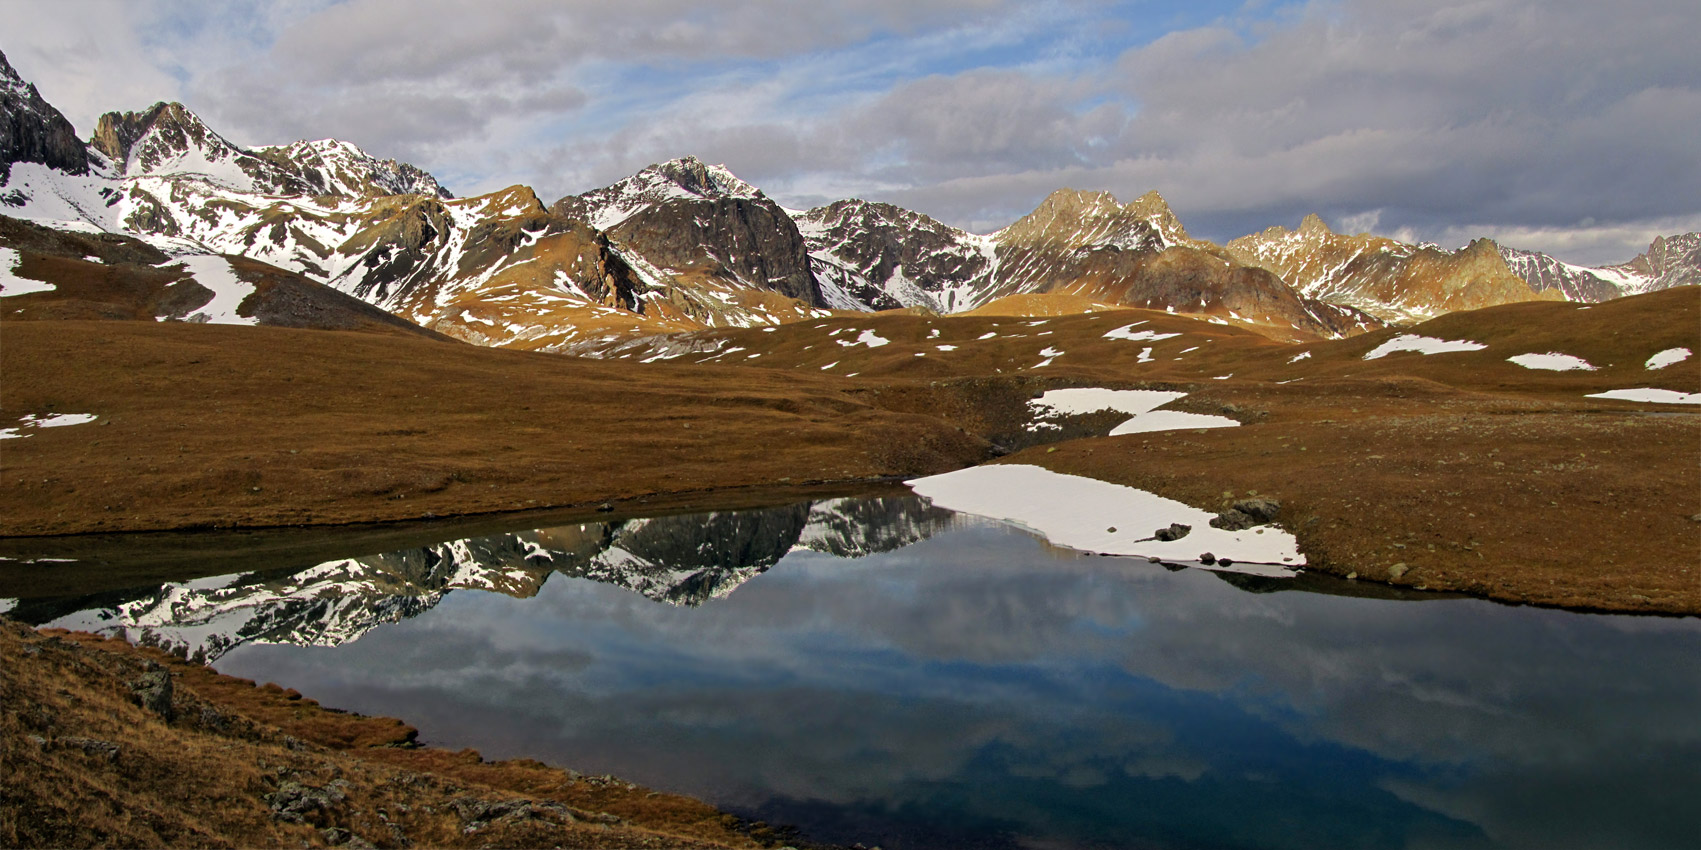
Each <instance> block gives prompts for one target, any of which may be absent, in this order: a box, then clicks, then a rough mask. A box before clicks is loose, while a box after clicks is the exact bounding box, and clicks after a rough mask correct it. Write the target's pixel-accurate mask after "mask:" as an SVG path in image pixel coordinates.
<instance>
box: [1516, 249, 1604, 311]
mask: <svg viewBox="0 0 1701 850" xmlns="http://www.w3.org/2000/svg"><path fill="white" fill-rule="evenodd" d="M1500 257H1501V259H1503V260H1505V261H1506V267H1507V268H1509V269H1511V270H1512V273H1513V274H1515V275H1517V276H1519V277H1521V278H1523V279H1524V282H1525V283H1528V284H1529V285H1530V288H1531V289H1534V290H1536V291H1537V292H1543V291H1547V290H1557V291H1559V292H1562V293H1564V294H1565V297H1566V298H1568V299H1570V300H1572V301H1583V302H1586V303H1590V304H1593V303H1596V302H1600V301H1606V300H1608V299H1612V298H1617V297H1618V296H1619V295H1620V294H1622V293H1620V292H1619V289H1618V286H1617V285H1615V284H1613V283H1612V282H1611V281H1608V280H1607V279H1605V278H1604V277H1602V276H1600V275H1599V274H1596V273H1595V272H1594V270H1592V269H1582V268H1578V267H1576V266H1570V265H1566V264H1565V263H1562V262H1560V261H1558V260H1556V259H1554V258H1552V257H1550V256H1548V255H1546V254H1542V253H1539V252H1536V251H1521V250H1519V249H1517V248H1507V247H1504V246H1502V247H1501V249H1500Z"/></svg>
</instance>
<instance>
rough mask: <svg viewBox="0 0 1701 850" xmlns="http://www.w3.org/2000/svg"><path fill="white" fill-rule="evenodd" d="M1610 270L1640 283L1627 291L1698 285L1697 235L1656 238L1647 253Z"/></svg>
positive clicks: (1700, 244)
mask: <svg viewBox="0 0 1701 850" xmlns="http://www.w3.org/2000/svg"><path fill="white" fill-rule="evenodd" d="M1610 270H1611V271H1618V272H1621V273H1624V274H1627V275H1633V276H1635V277H1638V278H1640V279H1641V280H1642V281H1643V282H1641V283H1639V284H1638V285H1634V286H1630V287H1626V289H1627V290H1628V291H1629V292H1653V291H1654V290H1657V289H1670V288H1672V287H1674V286H1697V285H1701V233H1685V234H1683V235H1681V236H1656V237H1654V242H1653V244H1651V245H1649V246H1648V250H1647V251H1645V252H1643V253H1642V254H1639V255H1638V256H1637V257H1636V259H1634V260H1631V261H1630V262H1628V263H1624V264H1622V265H1617V266H1612V267H1610ZM1627 294H1628V292H1627Z"/></svg>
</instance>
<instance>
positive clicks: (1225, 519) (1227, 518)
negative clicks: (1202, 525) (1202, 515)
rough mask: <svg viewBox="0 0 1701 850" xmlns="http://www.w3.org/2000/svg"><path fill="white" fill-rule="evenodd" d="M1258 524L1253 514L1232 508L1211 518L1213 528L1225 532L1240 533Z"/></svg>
mask: <svg viewBox="0 0 1701 850" xmlns="http://www.w3.org/2000/svg"><path fill="white" fill-rule="evenodd" d="M1257 524H1258V520H1257V519H1255V518H1253V516H1252V515H1251V514H1248V513H1244V512H1242V511H1238V510H1235V509H1233V508H1230V509H1229V510H1226V511H1223V512H1222V513H1220V514H1217V515H1216V516H1214V517H1212V518H1211V527H1212V528H1220V529H1222V530H1224V531H1240V530H1242V529H1246V528H1251V527H1252V526H1255V525H1257Z"/></svg>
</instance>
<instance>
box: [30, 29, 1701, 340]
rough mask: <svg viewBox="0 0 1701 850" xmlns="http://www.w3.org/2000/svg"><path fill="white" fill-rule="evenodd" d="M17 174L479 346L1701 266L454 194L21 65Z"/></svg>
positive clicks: (623, 197)
mask: <svg viewBox="0 0 1701 850" xmlns="http://www.w3.org/2000/svg"><path fill="white" fill-rule="evenodd" d="M0 180H4V181H5V182H4V185H3V186H0V215H5V216H10V217H13V218H18V219H25V220H28V221H32V222H35V223H37V224H40V225H43V226H47V227H52V228H56V229H59V230H62V231H79V232H94V233H113V234H124V235H128V236H131V237H134V238H136V239H138V240H141V241H142V242H145V243H146V244H147V245H149V246H151V247H152V248H153V249H155V250H157V251H160V252H162V253H163V254H164V255H166V256H169V257H171V258H180V257H186V256H195V255H204V256H213V255H219V256H225V257H242V258H247V259H249V260H254V261H257V262H260V263H264V264H267V265H269V266H271V267H274V268H275V269H277V270H279V272H280V273H283V274H294V275H296V276H299V278H301V279H303V280H305V281H309V282H313V283H317V284H322V285H324V286H327V287H330V288H332V289H335V290H338V291H340V292H342V293H345V294H347V295H350V296H353V297H354V298H357V299H360V300H361V301H364V302H366V303H368V304H371V305H374V306H377V307H379V308H382V309H383V310H386V311H388V312H390V313H392V314H394V315H396V316H399V317H401V318H403V319H406V320H407V321H410V322H413V323H415V324H418V325H420V326H423V327H426V328H430V329H433V330H436V331H439V332H441V333H444V334H447V335H449V336H452V337H455V338H458V339H462V340H466V341H468V342H473V343H476V344H480V345H491V346H505V347H514V348H526V349H537V350H546V351H563V352H592V351H598V350H606V349H607V347H608V345H607V344H608V343H609V342H610V341H614V340H623V339H630V338H633V337H641V336H650V335H656V334H666V333H677V332H684V331H694V330H703V329H710V328H724V327H751V326H756V325H772V324H778V323H784V322H790V321H797V320H801V319H808V318H822V317H826V316H829V315H832V311H870V310H885V309H909V310H920V311H924V312H933V313H961V312H966V311H970V310H977V309H1000V308H998V307H988V305H996V304H1009V303H1014V302H1013V301H1012V300H1011V299H1015V300H1016V301H1022V302H1023V303H1026V302H1028V301H1031V300H1033V299H1041V300H1046V299H1049V300H1050V301H1055V302H1056V303H1057V304H1059V305H1068V306H1067V308H1066V309H1070V310H1078V309H1104V308H1114V307H1144V308H1151V309H1159V310H1166V311H1170V312H1175V313H1179V314H1187V315H1194V316H1199V317H1202V318H1206V319H1209V320H1211V321H1215V322H1227V323H1231V324H1238V325H1242V326H1246V327H1250V328H1253V329H1257V330H1259V331H1260V332H1261V333H1266V334H1268V335H1271V336H1274V337H1277V338H1283V339H1312V338H1318V337H1331V336H1343V335H1351V334H1355V333H1359V332H1362V331H1365V330H1368V329H1373V328H1375V327H1379V326H1381V325H1382V324H1383V323H1386V322H1411V321H1417V320H1422V319H1425V318H1428V317H1432V316H1435V315H1439V314H1441V313H1445V312H1449V311H1456V310H1465V309H1474V308H1477V307H1483V306H1490V305H1493V304H1502V303H1509V302H1515V301H1526V300H1532V299H1537V298H1543V297H1558V296H1557V295H1546V294H1543V293H1545V292H1546V291H1548V290H1558V291H1559V292H1574V293H1575V295H1574V297H1589V298H1599V297H1609V296H1610V295H1611V293H1612V292H1613V291H1615V288H1616V291H1618V292H1620V293H1623V292H1629V291H1644V290H1645V289H1647V288H1657V287H1659V286H1669V285H1675V283H1676V282H1681V281H1691V282H1693V281H1695V279H1696V278H1697V276H1698V274H1701V272H1698V271H1697V268H1696V245H1695V243H1696V239H1695V235H1694V234H1690V235H1688V236H1684V237H1675V238H1673V239H1671V240H1661V241H1657V242H1656V243H1655V245H1654V246H1653V247H1651V248H1650V251H1649V252H1648V254H1646V255H1644V256H1643V257H1641V258H1638V259H1637V260H1636V261H1633V262H1632V263H1629V264H1626V265H1625V266H1622V267H1614V268H1613V269H1596V270H1577V269H1576V268H1575V267H1568V266H1563V264H1558V263H1557V261H1551V258H1541V257H1540V256H1539V255H1530V256H1526V255H1524V254H1522V253H1521V252H1510V251H1506V252H1503V251H1501V250H1500V249H1499V248H1498V246H1495V245H1494V244H1493V243H1491V242H1487V241H1486V240H1481V241H1479V242H1476V243H1473V244H1472V245H1471V246H1470V247H1467V248H1465V249H1462V250H1460V251H1457V252H1447V251H1441V250H1439V249H1436V248H1434V247H1432V246H1413V245H1407V244H1404V243H1399V242H1396V241H1394V240H1389V239H1383V238H1380V237H1374V236H1368V235H1361V236H1346V235H1340V234H1334V233H1331V232H1329V230H1328V228H1327V227H1325V226H1323V224H1322V222H1321V221H1320V220H1317V219H1316V218H1315V217H1312V218H1310V219H1307V221H1306V222H1305V223H1304V224H1302V226H1301V227H1300V229H1299V230H1297V231H1288V230H1286V229H1284V228H1271V229H1270V230H1267V231H1265V232H1263V233H1260V234H1255V235H1253V236H1248V237H1244V238H1242V239H1237V240H1235V241H1233V242H1231V243H1229V244H1228V245H1226V246H1221V245H1216V244H1214V243H1211V242H1208V241H1204V240H1199V239H1195V238H1192V237H1191V236H1190V235H1189V234H1188V233H1187V230H1186V229H1185V228H1184V227H1183V226H1182V224H1181V222H1180V221H1179V220H1178V219H1177V218H1176V216H1175V214H1174V213H1173V212H1172V211H1171V210H1170V208H1169V205H1168V204H1167V203H1166V202H1165V201H1164V199H1163V198H1162V197H1161V196H1159V195H1158V194H1157V193H1156V192H1150V193H1147V194H1146V195H1143V196H1141V197H1140V198H1137V199H1135V200H1134V201H1132V202H1129V203H1127V204H1123V203H1120V202H1119V201H1118V200H1117V199H1116V198H1114V197H1112V196H1111V195H1109V194H1108V193H1104V192H1083V191H1076V190H1071V189H1060V190H1058V191H1057V192H1054V193H1052V195H1051V196H1049V197H1047V198H1046V199H1045V200H1044V201H1043V202H1041V203H1040V205H1039V206H1038V207H1037V208H1036V209H1035V210H1034V211H1033V212H1032V213H1030V214H1028V215H1027V216H1024V217H1023V218H1022V219H1020V220H1018V221H1016V222H1014V223H1012V224H1011V225H1010V226H1008V227H1006V228H1004V229H1002V230H999V231H997V232H995V233H991V234H986V235H977V234H971V233H967V232H965V231H963V230H960V229H957V228H954V227H950V226H948V225H945V224H943V223H941V222H939V221H936V220H934V219H932V218H929V217H928V216H925V215H922V214H920V213H916V212H913V211H910V210H905V209H903V208H900V207H896V206H892V205H890V204H879V203H870V202H867V201H861V200H854V199H853V200H845V201H838V202H835V203H832V204H828V205H826V206H823V207H818V208H816V209H812V210H808V211H791V210H785V209H782V208H781V207H780V206H779V205H778V204H776V203H775V202H774V201H773V200H772V199H770V198H769V197H768V196H767V195H766V194H764V193H763V192H762V190H760V189H758V188H757V187H755V186H752V185H751V184H749V183H747V182H745V181H743V180H740V179H739V178H738V177H736V176H735V175H733V174H732V173H731V172H730V171H728V170H727V169H725V168H724V167H722V166H718V165H709V164H706V163H703V162H701V161H699V160H697V159H695V158H693V157H684V158H681V159H676V160H671V161H669V162H664V163H658V164H655V165H651V166H649V167H647V168H644V169H643V170H641V171H639V172H638V173H636V174H634V175H632V176H630V177H627V178H625V179H623V180H620V181H618V182H616V183H614V184H612V185H610V186H607V187H603V188H600V189H595V190H592V191H589V192H585V193H583V194H580V195H573V196H569V197H566V198H562V199H560V200H558V201H556V202H554V203H552V204H547V205H546V204H545V203H543V202H542V201H541V200H540V199H539V198H538V197H537V196H536V194H534V193H533V192H532V191H531V190H530V189H528V188H526V187H524V186H513V187H509V188H507V189H503V190H500V191H497V192H492V193H490V194H486V195H481V196H478V197H473V198H455V197H453V196H452V195H451V193H450V192H449V191H448V190H447V189H446V188H444V187H443V186H442V185H441V184H440V183H439V182H438V181H437V180H436V179H435V178H433V177H432V176H431V175H430V174H427V173H426V172H424V171H422V170H420V169H418V168H415V167H414V166H411V165H408V164H406V163H399V162H396V161H394V160H388V159H379V158H377V157H373V156H371V155H369V154H367V153H365V152H364V151H362V150H361V149H360V148H358V147H356V146H354V145H352V144H349V143H347V142H341V141H337V140H332V139H326V140H320V141H300V142H295V143H292V144H287V145H275V146H263V147H254V148H242V147H240V146H237V145H235V144H233V143H232V142H230V141H229V140H228V139H226V138H224V137H223V136H221V135H220V134H219V133H217V132H216V131H215V130H213V129H212V128H211V127H209V126H208V125H207V124H206V123H205V122H204V121H202V120H201V119H200V118H199V117H198V116H196V115H195V114H194V113H193V112H192V111H190V110H189V109H187V108H185V107H184V106H183V105H182V104H177V103H158V104H155V105H153V106H152V107H150V108H148V109H146V110H143V111H141V112H123V113H119V112H112V113H107V114H106V115H103V116H102V117H101V118H100V120H99V122H98V124H97V126H96V128H95V130H94V133H93V135H92V137H91V139H90V140H89V141H88V142H87V143H84V142H82V141H79V140H78V139H76V137H75V133H74V131H73V130H72V129H71V127H70V124H69V123H68V122H66V121H65V119H64V116H63V115H61V114H60V113H59V112H58V111H57V110H55V109H53V107H52V106H51V105H49V104H47V103H46V102H45V101H44V100H43V99H42V98H41V97H40V95H39V93H38V92H36V90H35V89H34V87H33V86H30V85H29V84H27V83H26V82H25V81H23V80H22V79H21V78H20V77H19V76H18V75H17V73H16V72H15V71H13V69H12V68H11V67H10V65H8V64H6V62H5V58H4V56H3V55H0ZM0 247H6V246H5V245H4V243H0ZM1513 267H1516V268H1517V269H1518V272H1517V273H1514V271H1513ZM1585 272H1586V274H1585ZM139 273H141V272H139ZM143 274H144V276H145V273H143ZM1520 275H1523V277H1521V276H1520ZM1595 279H1598V280H1595ZM1591 280H1594V281H1595V282H1591ZM1526 281H1528V282H1526ZM1532 287H1533V288H1532ZM1568 287H1569V289H1568ZM173 309H174V308H173ZM1060 309H1064V308H1060ZM144 312H145V311H144ZM193 315H194V313H193V312H190V313H185V314H184V315H183V316H181V317H182V318H187V317H190V316H193ZM155 317H156V318H174V317H179V316H177V315H176V314H175V313H173V312H171V309H165V311H164V312H159V311H155Z"/></svg>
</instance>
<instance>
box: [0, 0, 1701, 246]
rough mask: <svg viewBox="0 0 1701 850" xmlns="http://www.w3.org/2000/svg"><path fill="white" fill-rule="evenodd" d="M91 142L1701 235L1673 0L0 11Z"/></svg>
mask: <svg viewBox="0 0 1701 850" xmlns="http://www.w3.org/2000/svg"><path fill="white" fill-rule="evenodd" d="M5 12H6V26H5V29H4V32H0V50H3V51H4V52H5V54H6V55H7V57H8V58H9V59H10V60H11V62H12V64H13V66H14V67H15V68H17V70H18V71H19V73H20V74H22V75H23V77H24V78H25V79H27V80H30V81H32V82H34V83H35V84H36V85H37V86H38V88H39V89H40V90H41V92H42V94H43V96H44V97H46V98H47V99H48V100H49V101H50V102H52V103H53V104H54V105H55V106H57V107H59V109H60V110H61V111H63V112H64V113H65V114H66V117H68V118H69V119H70V120H71V122H72V123H73V124H74V125H75V126H76V127H77V130H78V132H79V133H80V134H81V135H83V136H85V137H87V136H88V134H89V133H90V132H91V131H92V130H93V128H94V124H95V121H96V119H97V118H98V116H99V115H100V114H101V113H103V112H107V111H114V110H119V111H125V110H140V109H143V108H146V107H147V106H149V105H151V104H152V103H154V102H156V101H161V100H167V101H170V100H175V101H180V102H182V103H184V104H185V105H187V106H188V107H189V108H190V109H191V110H193V111H194V112H196V113H197V114H199V115H200V116H201V117H202V118H203V119H204V120H206V122H207V123H208V124H209V125H211V126H212V127H213V128H214V129H216V130H217V131H219V132H220V133H221V134H223V135H224V136H226V137H227V138H229V139H230V140H231V141H233V142H235V143H237V144H239V145H261V144H280V143H286V142H291V141H295V140H297V139H318V138H327V137H334V138H339V139H344V140H347V141H351V142H354V143H356V144H358V145H360V146H361V147H362V148H364V149H365V150H367V152H369V153H372V154H374V155H377V156H381V157H386V158H395V159H400V160H403V161H406V162H411V163H413V164H415V165H418V166H420V167H422V168H425V169H426V170H428V171H430V172H431V173H432V174H434V175H435V176H436V177H437V178H438V179H439V180H441V181H442V182H443V183H444V184H445V185H447V186H448V187H449V188H450V189H451V190H452V191H454V192H455V193H456V194H457V195H462V196H467V195H475V194H480V193H483V192H488V191H493V190H496V189H500V188H504V187H507V186H510V185H514V184H516V183H519V184H525V185H528V186H531V187H533V188H534V189H536V190H537V193H538V195H539V196H540V197H541V198H543V199H544V200H545V202H548V201H552V200H554V199H556V198H558V197H561V196H563V195H567V194H574V193H578V192H583V191H586V190H589V189H593V188H596V187H599V186H603V185H607V184H609V183H612V182H614V181H616V180H618V179H620V178H621V177H623V176H626V175H628V174H631V173H633V172H635V171H637V170H638V169H640V168H643V167H644V166H645V165H648V164H651V163H655V162H661V161H665V160H668V159H672V158H675V157H681V156H686V155H694V156H697V157H699V158H701V159H703V160H706V161H708V162H712V163H724V164H726V165H727V167H728V168H730V169H731V170H732V171H733V172H734V173H736V174H738V175H739V176H740V177H742V178H744V179H745V180H748V181H749V182H751V183H754V184H755V185H757V186H758V187H760V188H762V189H763V190H764V191H766V192H767V193H768V194H769V195H770V196H772V197H773V198H774V199H775V200H777V201H779V202H780V203H782V204H785V205H786V206H790V207H799V208H806V207H810V206H815V205H818V204H821V203H826V202H829V201H832V200H836V199H839V198H845V197H860V198H865V199H868V200H877V201H886V202H890V203H895V204H899V205H902V206H905V207H908V208H911V209H914V210H918V211H920V212H923V213H927V214H928V215H931V216H933V217H935V218H938V219H940V220H942V221H944V222H946V223H948V224H952V225H956V226H958V227H963V228H966V229H968V230H971V231H976V232H989V231H991V230H995V229H997V228H999V227H1002V226H1004V225H1006V224H1008V223H1010V222H1011V221H1013V220H1015V219H1016V218H1018V217H1020V216H1021V215H1023V214H1025V213H1027V212H1028V211H1030V210H1032V209H1033V208H1034V206H1035V205H1037V204H1038V203H1039V201H1040V200H1041V199H1043V198H1044V197H1045V196H1046V195H1047V194H1049V193H1050V192H1051V191H1053V190H1055V189H1058V188H1061V187H1070V188H1076V189H1090V190H1104V191H1108V192H1111V193H1113V194H1114V195H1116V196H1117V197H1118V198H1120V199H1122V200H1124V201H1128V200H1132V199H1134V198H1136V197H1138V196H1139V195H1141V194H1143V193H1145V192H1146V191H1148V190H1152V189H1156V190H1157V191H1158V192H1160V193H1161V194H1163V196H1164V197H1165V198H1166V199H1167V200H1168V201H1169V202H1170V205H1171V207H1172V208H1173V209H1174V210H1175V212H1176V214H1177V215H1178V216H1179V217H1180V219H1181V221H1182V223H1183V224H1184V225H1185V226H1187V228H1188V230H1189V231H1190V232H1191V233H1192V234H1193V235H1195V236H1199V237H1203V238H1208V239H1213V240H1218V241H1223V240H1227V239H1231V238H1233V237H1236V236H1240V235H1244V234H1247V233H1252V232H1256V231H1258V230H1262V229H1263V228H1265V227H1269V226H1272V225H1283V226H1286V227H1296V226H1298V224H1299V221H1300V219H1301V218H1303V217H1304V216H1305V214H1307V213H1312V212H1315V213H1318V214H1319V215H1321V216H1322V217H1323V218H1324V220H1325V221H1327V222H1329V223H1330V225H1331V226H1333V227H1334V228H1335V229H1337V230H1342V231H1347V232H1361V231H1370V232H1375V233H1379V234H1382V235H1387V236H1394V237H1396V238H1401V239H1406V240H1408V241H1417V240H1424V241H1433V242H1437V243H1439V244H1441V245H1444V246H1447V247H1455V246H1458V245H1462V244H1464V243H1466V242H1468V241H1469V240H1470V239H1472V238H1475V237H1478V236H1490V237H1493V238H1495V239H1497V240H1499V241H1500V242H1501V243H1502V244H1507V245H1512V246H1516V247H1520V248H1528V249H1533V250H1542V251H1546V252H1548V253H1550V254H1553V255H1555V256H1557V257H1559V258H1561V259H1564V260H1567V261H1569V262H1575V263H1582V264H1604V263H1615V262H1622V261H1625V260H1628V259H1630V258H1631V257H1632V256H1634V255H1635V254H1637V253H1639V252H1640V251H1642V250H1643V249H1645V248H1646V246H1647V244H1648V242H1649V241H1650V240H1651V239H1652V238H1653V237H1654V236H1655V235H1659V234H1667V235H1669V234H1676V233H1683V232H1690V231H1696V230H1701V60H1698V59H1697V58H1696V57H1697V52H1696V50H1695V47H1694V43H1695V33H1697V32H1701V5H1697V4H1696V3H1695V2H1694V0H1619V2H1612V3H1607V2H1602V1H1601V0H1475V1H1474V2H1436V0H1317V2H1298V3H1283V2H1278V0H1234V2H1218V0H1200V2H1185V0H1151V1H1150V2H1139V1H1138V0H1129V1H1128V2H1116V0H864V2H848V0H724V2H703V0H621V2H619V3H592V2H546V0H505V2H500V3H472V2H449V0H341V2H329V0H266V1H265V2H249V1H248V0H230V1H229V2H225V1H224V0H10V2H8V3H7V4H6V6H5Z"/></svg>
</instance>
